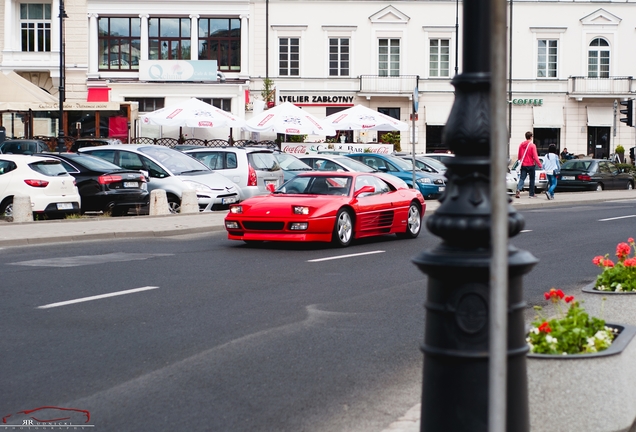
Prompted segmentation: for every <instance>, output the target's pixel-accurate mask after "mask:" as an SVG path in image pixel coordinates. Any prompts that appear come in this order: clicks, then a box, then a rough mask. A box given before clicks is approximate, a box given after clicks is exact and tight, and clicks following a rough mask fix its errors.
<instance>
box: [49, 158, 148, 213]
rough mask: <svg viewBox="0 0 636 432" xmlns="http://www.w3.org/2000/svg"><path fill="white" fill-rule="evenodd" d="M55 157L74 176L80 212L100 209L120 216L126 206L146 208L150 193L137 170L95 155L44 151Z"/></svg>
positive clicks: (143, 177)
mask: <svg viewBox="0 0 636 432" xmlns="http://www.w3.org/2000/svg"><path fill="white" fill-rule="evenodd" d="M43 156H47V157H50V158H54V159H59V160H60V161H61V162H62V165H63V166H64V168H65V169H66V171H68V173H69V174H70V175H72V176H73V177H74V178H75V182H76V184H77V188H78V189H79V193H80V196H81V197H82V212H87V211H103V212H110V213H111V214H112V215H113V216H123V215H126V214H127V213H128V211H129V210H130V209H134V208H138V207H139V208H140V207H146V206H148V204H149V203H150V194H149V192H148V188H147V185H146V177H145V176H144V174H143V173H141V172H140V171H134V170H128V169H124V168H121V167H119V166H117V165H115V164H112V163H110V162H108V161H105V160H103V159H100V158H98V157H95V156H89V155H86V154H77V153H60V154H58V153H46V154H44V155H43Z"/></svg>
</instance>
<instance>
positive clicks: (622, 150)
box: [614, 144, 625, 163]
mask: <svg viewBox="0 0 636 432" xmlns="http://www.w3.org/2000/svg"><path fill="white" fill-rule="evenodd" d="M614 152H615V153H616V154H617V155H618V158H619V160H620V162H621V163H623V162H625V147H623V146H622V145H620V144H619V145H617V146H616V148H615V149H614Z"/></svg>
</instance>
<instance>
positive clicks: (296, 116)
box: [244, 102, 336, 136]
mask: <svg viewBox="0 0 636 432" xmlns="http://www.w3.org/2000/svg"><path fill="white" fill-rule="evenodd" d="M244 129H246V130H248V131H251V132H276V133H281V134H286V135H325V136H329V135H335V134H336V130H335V129H333V128H331V127H329V126H326V124H325V121H324V120H320V119H318V118H316V117H314V116H313V115H311V114H309V113H308V112H307V111H305V110H303V109H302V108H299V107H297V106H296V105H294V104H293V103H291V102H283V103H282V104H280V105H277V106H275V107H274V108H270V109H268V110H266V111H263V112H262V113H260V114H258V115H256V116H254V117H252V118H251V119H249V120H248V121H247V122H245V126H244Z"/></svg>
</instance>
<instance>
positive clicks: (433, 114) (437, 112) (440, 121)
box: [426, 105, 452, 126]
mask: <svg viewBox="0 0 636 432" xmlns="http://www.w3.org/2000/svg"><path fill="white" fill-rule="evenodd" d="M451 108H452V105H441V106H439V105H436V106H434V107H433V106H427V107H426V124H427V125H428V126H444V125H445V124H446V121H447V120H448V116H449V115H450V112H451Z"/></svg>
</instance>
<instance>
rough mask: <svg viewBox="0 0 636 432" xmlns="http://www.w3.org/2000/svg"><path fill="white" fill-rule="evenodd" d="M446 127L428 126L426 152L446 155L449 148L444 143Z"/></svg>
mask: <svg viewBox="0 0 636 432" xmlns="http://www.w3.org/2000/svg"><path fill="white" fill-rule="evenodd" d="M443 132H444V126H429V125H426V152H427V153H445V152H446V151H447V150H448V148H446V147H444V144H443V143H442V133H443Z"/></svg>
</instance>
